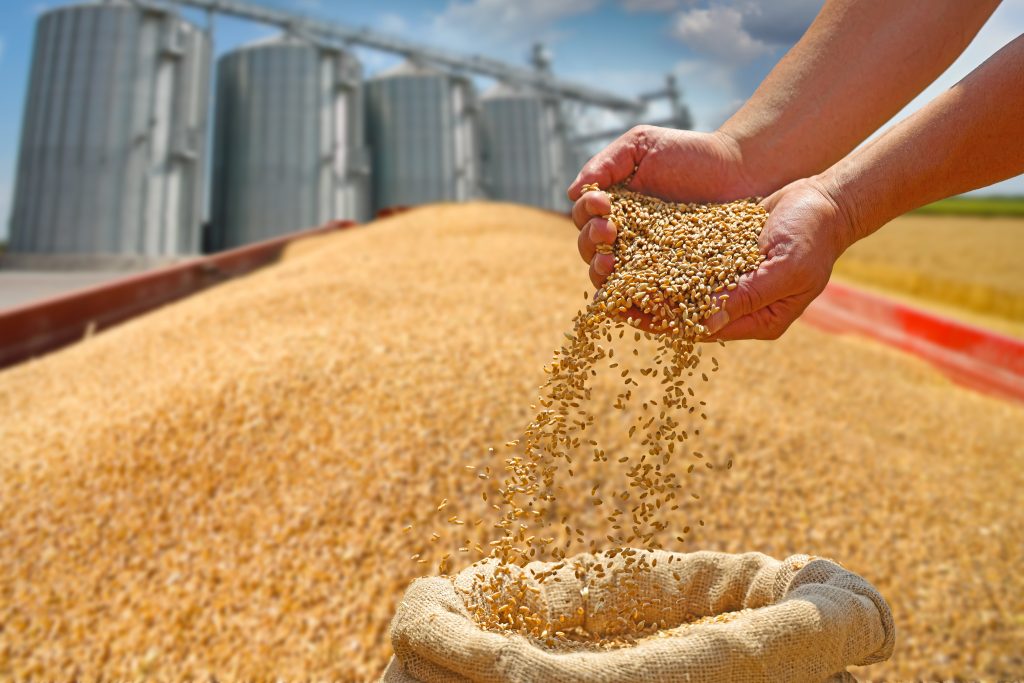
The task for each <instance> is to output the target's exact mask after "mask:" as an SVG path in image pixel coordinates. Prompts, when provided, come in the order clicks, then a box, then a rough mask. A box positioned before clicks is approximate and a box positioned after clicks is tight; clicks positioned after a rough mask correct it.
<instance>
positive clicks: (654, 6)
mask: <svg viewBox="0 0 1024 683" xmlns="http://www.w3.org/2000/svg"><path fill="white" fill-rule="evenodd" d="M619 4H620V5H622V9H624V10H626V11H627V12H670V11H672V10H674V9H676V8H677V7H679V0H619Z"/></svg>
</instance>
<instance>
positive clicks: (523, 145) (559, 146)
mask: <svg viewBox="0 0 1024 683" xmlns="http://www.w3.org/2000/svg"><path fill="white" fill-rule="evenodd" d="M481 100H482V106H481V129H482V133H483V150H484V151H483V159H484V186H485V189H486V190H487V193H488V196H490V197H491V198H493V199H500V200H503V201H510V202H518V203H521V204H529V205H531V206H539V207H542V208H546V209H557V210H563V209H566V208H567V207H568V200H567V199H566V197H565V189H566V186H567V185H568V183H567V182H566V176H567V174H568V168H567V167H568V163H569V160H568V159H567V158H566V139H565V132H564V130H563V129H562V128H561V120H560V119H561V117H560V116H559V111H558V106H559V105H558V102H557V101H553V100H551V99H550V98H545V97H541V96H539V95H537V94H536V93H534V92H532V91H528V90H520V89H513V88H510V87H508V86H497V87H496V88H495V89H494V90H493V91H491V92H489V93H487V94H486V95H484V96H483V97H482V98H481Z"/></svg>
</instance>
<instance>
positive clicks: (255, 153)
mask: <svg viewBox="0 0 1024 683" xmlns="http://www.w3.org/2000/svg"><path fill="white" fill-rule="evenodd" d="M361 75H362V68H361V66H360V65H359V62H358V61H357V60H356V59H355V58H354V57H353V56H351V55H349V54H347V53H345V52H342V51H338V50H325V49H320V48H317V47H314V46H312V45H308V44H304V43H300V42H297V41H294V40H290V39H284V38H282V39H277V40H273V41H268V42H265V43H262V44H256V45H251V46H246V47H243V48H239V49H238V50H235V51H234V52H231V53H229V54H227V55H225V56H224V57H222V58H221V59H220V60H219V62H218V69H217V94H216V124H215V133H214V172H213V190H212V193H211V229H212V239H211V243H210V245H209V246H210V247H212V248H213V249H215V250H216V249H223V248H228V247H232V246H237V245H240V244H245V243H248V242H253V241H256V240H260V239H266V238H269V237H273V236H276V235H281V234H284V233H287V232H291V231H294V230H298V229H300V228H307V227H311V226H314V225H318V224H321V223H324V222H325V221H328V220H333V219H353V220H359V221H362V220H366V219H367V218H368V217H369V216H370V206H369V167H368V165H369V160H368V153H367V150H366V147H365V131H364V124H363V121H364V112H363V103H362V87H361V82H360V81H361Z"/></svg>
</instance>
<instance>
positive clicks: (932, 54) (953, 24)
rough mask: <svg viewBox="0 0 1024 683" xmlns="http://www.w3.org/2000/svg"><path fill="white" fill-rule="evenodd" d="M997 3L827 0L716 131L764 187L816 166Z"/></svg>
mask: <svg viewBox="0 0 1024 683" xmlns="http://www.w3.org/2000/svg"><path fill="white" fill-rule="evenodd" d="M998 5H999V0H968V1H966V2H965V1H964V0H928V1H927V2H920V1H919V0H829V2H827V3H826V4H825V6H824V7H823V8H822V10H821V12H820V13H819V14H818V17H817V18H816V19H815V20H814V23H812V24H811V26H810V28H808V30H807V32H806V33H805V34H804V36H803V37H802V38H801V39H800V41H799V42H798V43H797V44H796V45H795V46H794V47H793V48H792V49H791V50H790V51H789V52H788V53H787V54H786V55H785V57H783V58H782V59H781V60H780V61H779V63H778V64H777V65H776V66H775V68H774V69H772V71H771V73H770V74H768V76H767V78H765V80H764V81H763V82H762V83H761V85H760V87H758V89H757V91H756V92H755V93H754V94H753V96H752V97H751V98H750V99H749V100H748V101H747V103H746V104H745V105H744V106H743V107H742V108H741V109H740V110H739V111H738V112H737V113H736V114H735V115H734V116H733V117H732V118H730V119H729V120H728V121H727V122H726V123H725V124H724V125H723V126H722V127H721V129H720V130H719V134H721V135H724V136H726V137H727V138H730V139H731V140H733V141H734V142H735V144H736V146H737V147H738V149H739V152H740V155H741V156H742V159H743V162H742V168H743V172H744V175H745V177H746V178H747V179H749V183H748V184H749V185H751V186H753V187H754V188H755V189H756V192H752V193H751V194H755V193H756V194H769V193H771V192H774V191H775V190H776V189H778V188H780V187H782V186H783V185H785V184H786V183H788V182H791V181H793V180H796V179H798V178H803V177H807V176H809V175H813V174H815V173H819V172H821V171H823V170H824V169H826V168H828V167H829V166H831V165H832V164H834V163H835V162H836V161H838V160H839V159H841V158H843V157H844V156H845V155H846V154H847V153H849V152H850V150H852V149H853V148H854V147H856V146H857V145H858V144H860V143H861V142H862V141H863V140H864V139H865V138H866V137H867V136H869V135H870V134H871V133H873V132H874V131H875V130H877V129H878V127H879V126H881V125H882V124H884V123H885V122H886V121H888V120H889V119H890V118H892V116H894V115H895V114H896V113H897V112H898V111H899V110H900V109H902V108H903V106H904V105H906V104H907V103H908V102H909V101H910V100H912V99H913V98H914V97H915V96H917V95H918V94H919V93H920V92H921V91H922V90H923V89H924V88H925V87H926V86H927V85H928V84H929V83H931V82H932V81H933V80H935V78H936V77H937V76H938V75H939V74H941V73H942V72H943V71H944V70H945V69H946V67H948V66H949V65H950V64H951V63H952V62H953V60H955V59H956V58H957V57H958V56H959V55H960V53H961V52H963V50H964V48H966V47H967V45H968V43H970V41H971V39H972V38H974V36H975V35H976V34H977V32H978V30H979V29H980V28H981V26H982V25H983V24H984V23H985V21H986V20H987V19H988V17H989V16H991V14H992V12H993V11H995V8H996V7H997V6H998Z"/></svg>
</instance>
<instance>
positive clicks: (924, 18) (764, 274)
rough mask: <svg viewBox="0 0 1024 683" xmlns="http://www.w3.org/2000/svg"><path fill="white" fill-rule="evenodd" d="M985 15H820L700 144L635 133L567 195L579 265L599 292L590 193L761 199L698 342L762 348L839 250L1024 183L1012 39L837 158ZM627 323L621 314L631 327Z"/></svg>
mask: <svg viewBox="0 0 1024 683" xmlns="http://www.w3.org/2000/svg"><path fill="white" fill-rule="evenodd" d="M997 5H998V2H994V1H979V2H971V3H964V2H959V1H957V0H935V1H934V2H930V3H917V2H911V1H909V0H901V1H899V2H888V3H862V2H855V1H854V0H832V1H830V2H827V3H826V4H825V6H824V8H823V9H822V11H821V13H820V14H819V15H818V17H817V18H816V19H815V21H814V23H812V25H811V26H810V28H809V29H808V30H807V33H805V34H804V36H803V38H801V40H800V41H799V42H798V43H797V44H796V45H795V46H794V47H793V49H792V50H790V51H789V53H788V54H787V55H786V56H784V57H783V58H782V60H780V62H779V64H778V65H777V66H776V67H775V69H773V70H772V72H771V73H770V74H769V75H768V76H767V77H766V78H765V80H764V82H763V83H762V84H761V86H760V87H759V88H758V89H757V91H756V92H755V93H754V95H753V96H752V97H751V98H750V100H748V102H747V103H746V104H745V105H744V106H743V108H742V109H740V111H738V112H737V113H736V114H735V115H734V116H733V117H732V118H731V119H729V121H727V122H726V123H725V124H723V126H722V127H721V128H720V129H719V130H718V131H715V132H714V133H697V132H692V131H679V130H671V129H664V128H656V127H652V126H640V127H637V128H634V129H632V130H630V131H629V132H628V133H626V134H625V135H623V136H622V137H620V138H619V139H617V140H616V141H614V142H613V143H612V144H610V145H609V146H608V147H606V148H605V149H603V150H602V151H601V152H599V153H598V154H597V155H595V156H594V158H593V159H591V160H590V161H589V162H588V163H587V164H586V165H585V166H584V167H583V169H582V170H581V171H580V174H579V176H577V178H576V180H575V181H574V182H573V184H572V185H571V186H570V188H569V198H570V199H572V200H574V201H575V204H574V206H573V212H572V215H573V221H574V222H575V223H576V226H577V227H578V228H580V236H579V241H578V247H579V251H580V255H581V256H582V257H583V259H584V260H585V261H586V262H587V263H588V264H589V266H590V279H591V281H592V282H593V283H594V285H595V286H600V285H601V284H602V283H603V282H604V280H605V278H607V276H608V274H609V273H611V271H612V269H613V268H614V266H615V263H614V257H613V256H611V255H607V254H598V253H596V246H595V245H596V244H601V243H603V244H610V243H611V242H613V241H614V239H615V234H616V228H615V226H614V225H612V224H609V222H608V221H607V220H606V219H604V218H602V216H603V215H605V214H607V212H608V210H609V202H608V197H607V196H606V195H604V193H601V192H588V193H586V194H583V193H582V189H583V186H584V185H586V184H591V183H596V184H598V185H599V186H600V187H602V188H608V187H611V186H613V185H616V184H619V183H623V182H625V181H627V180H628V183H627V186H628V187H629V188H630V189H632V190H635V191H637V192H643V193H645V194H652V195H655V196H658V197H660V198H662V199H666V200H670V201H680V202H708V201H728V200H732V199H738V198H744V197H754V196H761V197H766V198H765V199H764V200H763V202H764V205H765V207H766V208H767V209H768V210H769V211H770V214H771V215H770V217H769V219H768V221H767V222H766V224H765V227H764V230H763V232H762V234H761V238H760V245H761V249H762V251H763V253H764V254H765V255H766V257H767V258H766V260H765V261H764V263H762V265H761V267H760V268H759V269H758V270H757V271H756V272H754V273H752V274H750V275H748V276H745V277H744V278H742V279H741V280H740V283H739V287H738V288H737V289H736V290H734V291H733V292H731V293H730V298H729V299H728V301H726V302H725V304H724V307H723V310H722V311H721V312H719V313H717V314H715V315H714V316H713V317H712V318H710V319H709V320H708V321H707V322H706V323H705V324H706V326H707V327H708V329H709V331H710V333H709V336H710V338H713V339H723V340H732V339H776V338H778V337H779V336H780V335H782V334H783V333H784V332H785V331H786V329H787V328H788V327H789V326H790V325H791V324H792V322H793V321H794V320H796V318H797V317H799V315H800V314H801V313H802V312H803V311H804V309H806V308H807V306H808V305H809V304H810V302H811V301H813V300H814V298H815V297H816V296H817V295H818V294H820V293H821V291H822V290H823V289H824V288H825V285H826V284H827V283H828V280H829V277H830V275H831V272H832V266H833V264H834V263H835V261H836V260H837V259H838V258H839V256H840V255H841V254H842V253H843V251H844V250H845V249H846V248H847V247H849V246H850V245H851V244H853V243H854V242H855V241H856V240H859V239H862V238H864V237H866V236H868V235H870V234H871V233H873V232H874V231H875V230H877V229H878V228H880V227H881V226H882V225H884V224H885V223H886V222H888V221H889V220H891V219H892V218H895V217H896V216H899V215H901V214H902V213H905V212H906V211H909V210H912V209H914V208H917V207H919V206H922V205H924V204H927V203H930V202H933V201H936V200H938V199H942V198H944V197H948V196H952V195H955V194H960V193H962V192H966V191H969V190H972V189H976V188H979V187H984V186H986V185H990V184H992V183H994V182H998V181H1000V180H1003V179H1006V178H1009V177H1012V176H1014V175H1017V174H1019V173H1021V172H1024V124H1022V118H1021V114H1020V112H1021V111H1024V36H1022V37H1020V38H1017V39H1016V40H1014V41H1012V42H1011V43H1009V44H1008V45H1007V46H1005V47H1004V48H1003V49H1001V50H1000V51H999V52H997V53H996V54H995V55H994V56H993V57H991V58H990V59H989V60H987V61H986V62H985V63H984V64H982V65H981V66H980V67H978V68H977V69H976V70H975V71H974V72H973V73H972V74H970V75H969V76H968V77H967V78H965V79H964V80H963V81H961V82H960V83H958V84H957V85H956V86H954V87H953V88H951V89H950V90H948V91H946V92H945V93H943V94H942V95H940V96H939V97H937V98H935V100H933V101H932V102H931V103H929V104H928V105H927V106H925V107H924V108H922V109H921V110H920V111H918V112H917V113H915V114H914V115H913V116H911V117H909V118H907V119H906V120H904V121H902V122H901V123H900V124H898V125H896V126H894V127H892V128H891V129H889V130H888V131H886V132H885V133H883V134H882V135H880V136H879V137H878V138H876V139H875V140H873V141H872V142H871V143H870V144H867V145H865V146H863V147H861V148H859V149H857V150H856V151H853V152H851V150H853V148H854V147H856V146H857V145H858V144H860V143H861V142H862V141H863V140H864V139H865V138H866V137H867V136H868V135H870V134H871V133H872V132H874V131H875V130H877V128H878V127H879V126H880V125H882V124H883V123H884V122H885V121H887V120H888V119H889V118H891V117H892V116H893V115H895V114H896V113H897V112H898V111H899V110H900V109H901V108H902V107H903V106H905V105H906V104H907V103H908V102H909V101H910V100H911V99H913V98H914V97H915V96H916V95H917V94H919V93H920V92H921V90H923V89H924V88H925V87H926V86H927V85H928V84H929V83H930V82H931V81H932V80H934V78H935V77H936V76H937V75H938V74H939V73H941V72H942V71H943V70H944V69H945V68H946V67H947V66H948V65H949V64H950V63H951V62H952V61H953V60H954V59H955V58H956V57H957V56H958V55H959V54H960V53H961V52H962V51H963V49H964V48H965V47H966V46H967V44H968V43H969V42H970V40H971V39H972V38H973V37H974V35H975V34H976V33H977V31H978V30H979V29H980V28H981V26H982V24H983V23H984V22H985V20H986V19H987V18H988V17H989V16H990V15H991V13H992V11H993V10H994V9H995V7H996V6H997ZM636 313H637V312H636V311H634V312H633V315H634V317H636Z"/></svg>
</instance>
